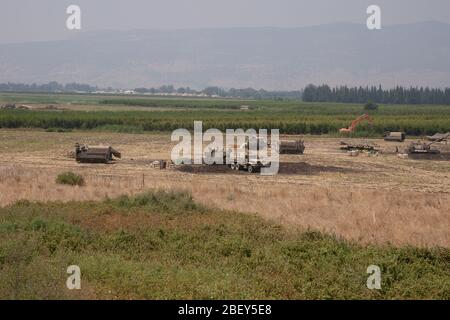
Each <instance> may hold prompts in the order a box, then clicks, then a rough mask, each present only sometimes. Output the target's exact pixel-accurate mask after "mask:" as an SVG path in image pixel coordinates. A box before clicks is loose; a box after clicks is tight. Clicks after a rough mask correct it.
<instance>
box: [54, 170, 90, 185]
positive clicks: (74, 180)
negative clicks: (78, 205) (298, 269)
mask: <svg viewBox="0 0 450 320" xmlns="http://www.w3.org/2000/svg"><path fill="white" fill-rule="evenodd" d="M56 183H58V184H68V185H71V186H83V185H84V178H83V177H82V176H80V175H79V174H76V173H73V172H71V171H67V172H64V173H61V174H59V175H58V177H57V178H56Z"/></svg>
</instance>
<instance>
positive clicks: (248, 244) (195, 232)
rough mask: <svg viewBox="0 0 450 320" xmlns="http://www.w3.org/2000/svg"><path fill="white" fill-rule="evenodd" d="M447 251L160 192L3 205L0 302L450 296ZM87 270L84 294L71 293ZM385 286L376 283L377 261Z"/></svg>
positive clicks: (0, 246) (83, 285)
mask: <svg viewBox="0 0 450 320" xmlns="http://www.w3.org/2000/svg"><path fill="white" fill-rule="evenodd" d="M449 261H450V252H449V250H448V249H445V248H432V249H417V248H412V247H400V248H394V247H390V246H360V245H358V244H354V243H349V242H345V241H341V240H338V239H336V238H334V237H331V236H326V235H323V234H320V233H317V232H294V231H293V230H292V231H290V230H287V229H285V228H284V227H281V226H279V225H276V224H272V223H269V222H265V221H264V220H262V219H261V218H258V217H256V216H254V215H249V214H242V213H236V212H230V211H223V210H218V209H213V208H207V207H204V206H202V205H199V204H197V203H195V202H194V201H193V200H192V198H191V196H190V195H189V194H186V193H174V192H162V191H154V192H153V193H146V194H142V195H138V196H136V197H134V198H130V197H127V196H122V197H119V198H117V199H108V200H105V201H103V202H82V203H80V202H69V203H31V202H28V201H20V202H18V203H16V204H14V205H12V206H9V207H5V208H0V270H1V272H0V299H11V298H13V299H35V298H38V299H61V298H64V299H70V298H122V299H128V298H137V299H140V298H146V299H187V298H193V299H275V298H279V299H305V298H306V299H314V298H318V299H331V298H332V299H346V298H350V299H351V298H364V299H391V298H406V299H417V298H436V299H449V298H450V282H449V280H450V277H449V273H448V272H449ZM72 264H75V265H78V266H79V267H80V269H81V274H82V280H81V281H82V284H81V286H82V288H83V290H81V291H78V292H74V291H77V290H74V291H71V290H67V288H66V287H65V283H66V282H65V281H66V278H67V276H68V275H67V273H66V268H67V267H68V266H69V265H72ZM372 264H375V265H378V266H379V267H380V268H381V270H382V289H381V290H369V289H367V287H366V280H367V277H368V274H367V272H366V270H367V267H368V266H369V265H372Z"/></svg>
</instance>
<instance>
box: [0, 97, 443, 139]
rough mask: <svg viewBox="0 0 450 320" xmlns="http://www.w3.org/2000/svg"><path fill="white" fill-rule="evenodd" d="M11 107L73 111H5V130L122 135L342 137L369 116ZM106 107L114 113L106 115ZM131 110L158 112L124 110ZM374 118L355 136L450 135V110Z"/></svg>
mask: <svg viewBox="0 0 450 320" xmlns="http://www.w3.org/2000/svg"><path fill="white" fill-rule="evenodd" d="M6 102H8V103H12V102H14V103H18V104H20V103H39V104H46V103H48V104H50V103H54V104H62V105H63V107H67V108H68V109H69V110H1V111H0V127H1V128H42V129H50V128H61V129H71V130H73V129H75V130H76V129H81V130H108V131H122V132H144V131H172V130H174V129H178V128H187V129H192V128H193V122H194V121H195V120H201V121H203V125H204V129H208V128H217V129H220V130H224V129H227V128H235V129H236V128H243V129H248V128H254V129H260V128H266V129H280V132H281V133H282V134H337V132H338V130H339V129H340V128H342V127H346V126H348V125H349V124H350V122H351V121H352V120H353V119H354V118H356V117H357V116H359V115H361V114H363V113H365V112H366V111H365V110H364V108H363V106H362V105H359V104H339V103H307V102H301V101H269V100H261V101H259V100H226V99H176V98H149V97H144V96H137V97H134V96H133V97H129V96H128V97H124V96H104V95H80V94H78V95H77V94H48V95H45V94H24V93H23V94H6V93H3V94H0V103H6ZM70 104H81V105H86V106H98V108H99V109H92V108H86V110H80V109H77V110H70ZM241 105H248V106H249V107H250V110H246V111H243V110H240V106H241ZM101 106H110V107H113V108H112V110H111V108H110V109H109V110H108V111H105V110H101ZM130 106H136V107H143V108H144V109H145V108H148V109H149V110H152V109H154V110H153V111H152V112H147V111H145V110H144V111H143V110H142V108H141V109H139V110H124V109H123V108H124V107H130ZM370 114H371V116H372V117H373V119H374V123H373V125H371V126H369V125H368V124H367V123H364V124H361V125H360V127H358V131H357V132H356V133H355V134H354V135H355V136H381V135H382V134H383V133H384V132H385V131H404V132H406V134H408V135H417V136H418V135H425V134H434V133H436V132H447V131H450V106H435V105H433V106H432V105H414V106H413V105H380V106H379V109H378V110H376V111H371V112H370Z"/></svg>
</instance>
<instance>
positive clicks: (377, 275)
mask: <svg viewBox="0 0 450 320" xmlns="http://www.w3.org/2000/svg"><path fill="white" fill-rule="evenodd" d="M367 273H368V274H370V276H369V277H368V278H367V283H366V285H367V288H368V289H370V290H374V289H377V290H380V289H381V269H380V267H379V266H376V265H373V264H372V265H370V266H368V267H367Z"/></svg>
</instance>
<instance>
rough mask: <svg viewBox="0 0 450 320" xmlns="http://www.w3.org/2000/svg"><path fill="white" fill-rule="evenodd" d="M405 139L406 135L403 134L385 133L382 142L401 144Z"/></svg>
mask: <svg viewBox="0 0 450 320" xmlns="http://www.w3.org/2000/svg"><path fill="white" fill-rule="evenodd" d="M405 138H406V135H405V133H404V132H386V133H385V134H384V141H396V142H403V141H405Z"/></svg>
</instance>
